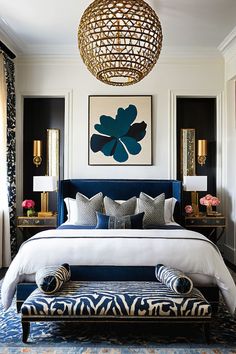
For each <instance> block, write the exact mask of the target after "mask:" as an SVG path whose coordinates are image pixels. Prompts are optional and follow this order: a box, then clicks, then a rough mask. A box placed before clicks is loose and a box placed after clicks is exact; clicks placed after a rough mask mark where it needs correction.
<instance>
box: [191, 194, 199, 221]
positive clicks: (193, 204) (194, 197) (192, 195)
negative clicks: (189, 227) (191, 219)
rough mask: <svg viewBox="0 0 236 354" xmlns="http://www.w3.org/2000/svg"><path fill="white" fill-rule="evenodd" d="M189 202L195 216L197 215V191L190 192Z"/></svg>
mask: <svg viewBox="0 0 236 354" xmlns="http://www.w3.org/2000/svg"><path fill="white" fill-rule="evenodd" d="M191 203H192V208H193V214H194V215H195V216H198V215H199V207H198V193H197V192H191Z"/></svg>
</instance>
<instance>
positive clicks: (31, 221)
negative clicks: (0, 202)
mask: <svg viewBox="0 0 236 354" xmlns="http://www.w3.org/2000/svg"><path fill="white" fill-rule="evenodd" d="M17 227H18V228H19V229H20V230H21V231H22V234H23V240H24V241H26V240H27V239H28V238H29V237H31V236H33V235H34V234H36V233H37V232H39V231H42V230H47V229H55V228H56V227H57V215H56V214H55V215H53V216H50V217H38V216H31V217H28V216H18V217H17Z"/></svg>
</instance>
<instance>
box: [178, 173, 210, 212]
mask: <svg viewBox="0 0 236 354" xmlns="http://www.w3.org/2000/svg"><path fill="white" fill-rule="evenodd" d="M183 187H184V191H186V192H191V203H192V208H193V213H194V215H199V207H198V193H197V192H201V191H207V176H184V179H183Z"/></svg>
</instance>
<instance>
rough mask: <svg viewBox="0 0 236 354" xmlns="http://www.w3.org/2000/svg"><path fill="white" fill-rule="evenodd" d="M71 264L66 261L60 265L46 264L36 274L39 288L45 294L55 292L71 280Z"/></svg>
mask: <svg viewBox="0 0 236 354" xmlns="http://www.w3.org/2000/svg"><path fill="white" fill-rule="evenodd" d="M70 277H71V272H70V266H69V264H67V263H64V264H62V265H59V266H46V267H43V268H41V269H39V270H38V271H37V272H36V275H35V281H36V284H37V286H38V288H39V289H40V290H41V291H42V292H43V293H45V294H53V293H55V292H57V291H59V290H60V289H61V287H62V286H63V284H64V283H65V282H67V281H68V280H70Z"/></svg>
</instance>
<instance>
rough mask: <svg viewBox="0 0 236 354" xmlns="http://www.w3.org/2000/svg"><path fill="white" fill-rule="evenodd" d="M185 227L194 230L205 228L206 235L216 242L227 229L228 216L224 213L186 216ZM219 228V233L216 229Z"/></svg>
mask: <svg viewBox="0 0 236 354" xmlns="http://www.w3.org/2000/svg"><path fill="white" fill-rule="evenodd" d="M185 227H186V228H188V229H193V230H197V229H199V228H201V229H203V231H204V232H203V233H204V234H205V236H206V237H207V238H209V240H211V241H213V242H214V243H215V244H216V243H217V242H218V241H219V239H220V238H221V237H222V235H223V233H224V231H225V228H226V218H225V216H223V215H220V216H207V215H206V214H204V213H200V214H199V215H198V216H191V215H190V216H185ZM219 229H220V233H219V234H218V235H217V232H216V231H217V230H219ZM198 231H200V230H198Z"/></svg>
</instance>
